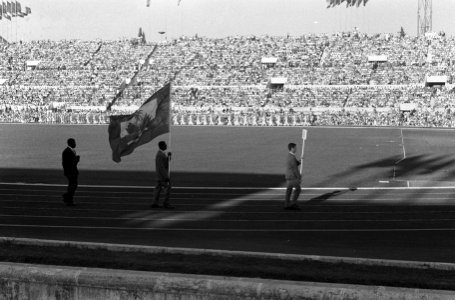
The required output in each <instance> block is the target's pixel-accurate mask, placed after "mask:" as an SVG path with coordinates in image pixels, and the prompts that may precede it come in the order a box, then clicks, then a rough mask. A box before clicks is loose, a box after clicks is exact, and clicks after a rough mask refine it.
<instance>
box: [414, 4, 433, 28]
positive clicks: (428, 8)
mask: <svg viewBox="0 0 455 300" xmlns="http://www.w3.org/2000/svg"><path fill="white" fill-rule="evenodd" d="M418 1H419V8H418V10H417V36H421V35H425V33H427V32H431V30H432V23H433V9H432V6H433V0H418Z"/></svg>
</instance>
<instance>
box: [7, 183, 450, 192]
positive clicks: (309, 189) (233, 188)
mask: <svg viewBox="0 0 455 300" xmlns="http://www.w3.org/2000/svg"><path fill="white" fill-rule="evenodd" d="M0 185H16V186H61V187H66V186H67V185H66V184H49V183H24V182H13V183H9V182H0ZM79 187H86V188H129V189H154V188H155V187H154V186H135V185H87V184H81V185H79ZM172 188H173V189H187V190H286V188H285V187H229V186H228V187H226V186H225V187H223V186H221V187H203V186H199V187H194V186H175V187H172ZM445 189H450V190H455V186H426V187H419V186H410V187H406V186H403V187H356V190H367V191H368V190H445ZM302 190H304V191H313V190H316V191H318V190H321V191H331V190H340V191H346V190H351V187H302Z"/></svg>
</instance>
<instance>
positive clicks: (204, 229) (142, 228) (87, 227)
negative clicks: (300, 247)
mask: <svg viewBox="0 0 455 300" xmlns="http://www.w3.org/2000/svg"><path fill="white" fill-rule="evenodd" d="M0 227H22V228H24V227H32V228H61V229H91V230H96V229H98V230H99V229H102V230H137V231H207V232H220V231H221V232H223V231H224V232H409V231H416V232H418V231H455V228H452V227H448V228H371V229H368V228H363V229H233V228H228V229H225V228H193V229H190V228H160V227H109V226H100V227H94V226H57V225H23V224H18V225H15V224H0Z"/></svg>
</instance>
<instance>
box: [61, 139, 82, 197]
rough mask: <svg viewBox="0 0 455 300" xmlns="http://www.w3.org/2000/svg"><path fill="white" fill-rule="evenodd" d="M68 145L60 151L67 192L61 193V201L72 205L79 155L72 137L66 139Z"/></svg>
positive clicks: (77, 174)
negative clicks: (66, 180)
mask: <svg viewBox="0 0 455 300" xmlns="http://www.w3.org/2000/svg"><path fill="white" fill-rule="evenodd" d="M67 144H68V147H66V148H65V150H63V153H62V166H63V174H64V175H65V176H66V178H67V179H68V189H67V192H66V193H64V194H63V202H64V203H65V204H66V205H68V206H73V205H74V199H73V198H74V193H75V192H76V188H77V177H78V176H79V170H78V169H77V164H78V163H79V160H80V157H79V155H76V150H74V149H75V148H76V141H75V140H74V139H73V138H70V139H68V141H67Z"/></svg>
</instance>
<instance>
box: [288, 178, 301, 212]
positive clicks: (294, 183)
mask: <svg viewBox="0 0 455 300" xmlns="http://www.w3.org/2000/svg"><path fill="white" fill-rule="evenodd" d="M286 182H287V188H286V197H285V199H284V206H285V207H288V206H291V205H294V204H297V199H298V198H299V195H300V192H301V190H302V188H301V187H300V179H294V180H287V181H286ZM292 190H294V194H293V195H292V201H291V194H292Z"/></svg>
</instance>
